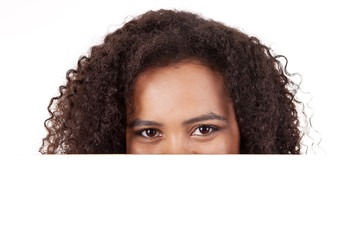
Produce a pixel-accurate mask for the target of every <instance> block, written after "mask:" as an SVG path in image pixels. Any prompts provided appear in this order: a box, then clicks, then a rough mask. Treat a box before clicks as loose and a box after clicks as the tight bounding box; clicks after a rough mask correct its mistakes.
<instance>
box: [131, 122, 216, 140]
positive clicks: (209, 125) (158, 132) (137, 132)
mask: <svg viewBox="0 0 360 240" xmlns="http://www.w3.org/2000/svg"><path fill="white" fill-rule="evenodd" d="M201 127H206V128H210V130H209V132H208V133H206V134H201V133H200V134H196V135H194V136H208V135H210V134H212V133H214V132H216V131H218V130H220V128H219V127H217V126H215V125H212V124H200V125H197V126H195V127H194V128H195V129H194V130H191V131H190V132H191V135H193V134H194V133H195V132H196V131H199V132H200V130H199V129H200V128H201ZM147 130H153V131H156V134H155V136H153V137H150V136H146V135H145V134H146V133H145V131H147ZM135 134H136V135H139V136H141V137H144V138H155V137H161V136H162V135H161V131H160V130H159V129H156V128H144V129H140V130H138V131H136V132H135Z"/></svg>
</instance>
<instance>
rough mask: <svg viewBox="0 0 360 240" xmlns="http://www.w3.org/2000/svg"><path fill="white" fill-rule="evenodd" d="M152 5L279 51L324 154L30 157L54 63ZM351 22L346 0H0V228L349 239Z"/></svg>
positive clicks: (4, 233) (54, 90) (355, 177)
mask: <svg viewBox="0 0 360 240" xmlns="http://www.w3.org/2000/svg"><path fill="white" fill-rule="evenodd" d="M160 8H165V9H179V10H188V11H192V12H195V13H199V14H201V15H202V16H203V17H205V18H212V19H214V20H217V21H220V22H223V23H225V24H226V25H229V26H232V27H236V28H238V29H239V30H242V31H244V32H245V33H248V34H250V35H254V36H257V37H258V38H260V39H261V40H262V42H263V43H265V44H266V45H268V46H270V47H271V48H272V49H273V50H274V51H275V53H277V54H282V55H285V56H286V57H287V58H288V60H289V65H288V70H289V72H291V73H294V72H298V73H300V74H301V75H302V78H303V84H302V89H303V91H304V92H310V93H311V95H312V100H311V102H310V103H309V104H310V107H311V108H312V109H313V110H311V113H312V114H313V116H312V123H313V127H314V129H316V130H317V131H318V132H319V133H320V134H321V137H322V142H321V145H320V146H321V148H322V149H323V150H324V151H320V152H325V155H323V156H322V157H319V156H318V157H316V156H313V157H307V158H305V157H275V156H268V157H265V158H264V157H259V156H258V157H256V156H254V157H249V156H247V157H246V156H242V157H239V156H229V157H227V158H226V159H225V160H224V159H223V158H225V157H212V158H210V159H211V161H207V160H208V159H205V158H204V157H194V156H192V157H187V158H186V159H180V157H177V158H176V159H175V160H170V161H166V160H168V159H167V158H168V157H167V156H157V157H155V158H151V159H149V158H148V157H146V158H143V157H134V156H133V157H131V156H128V157H126V159H124V158H125V157H124V156H107V157H105V156H88V157H86V159H87V160H86V161H84V160H82V159H85V157H84V156H72V157H43V156H39V153H38V152H37V149H38V147H39V146H40V145H41V138H42V137H44V136H45V134H46V132H45V130H44V128H43V121H44V120H45V119H46V118H47V117H48V113H47V110H46V108H47V105H48V102H49V100H50V98H51V97H53V96H55V95H57V94H58V87H59V85H61V84H64V83H65V73H66V71H67V70H68V69H70V68H74V67H75V66H76V62H77V60H78V58H79V56H80V55H86V54H87V51H88V49H89V48H90V47H91V46H93V45H96V44H101V42H102V40H103V37H104V36H105V35H106V34H107V33H109V32H112V31H114V30H115V29H116V28H118V27H121V25H122V24H123V23H124V22H126V21H128V20H129V19H131V18H132V17H135V16H137V15H139V14H141V13H144V12H146V11H148V10H157V9H160ZM358 22H360V17H359V7H358V6H357V4H356V1H350V0H345V1H296V2H295V1H265V0H264V1H225V0H223V1H213V2H210V1H194V0H192V1H189V0H182V1H160V0H152V1H136V0H134V1H129V2H124V1H120V0H118V1H107V0H102V1H70V0H63V1H40V0H33V1H25V0H23V1H16V0H14V1H4V0H1V2H0V81H1V85H0V86H1V93H0V107H1V118H0V119H1V120H0V121H1V124H0V128H1V129H0V134H1V138H0V141H1V142H0V149H1V153H2V157H1V158H2V160H1V161H0V238H1V239H32V238H33V239H89V238H93V239H119V238H123V239H140V238H141V239H144V238H161V239H170V238H176V239H184V238H192V239H195V238H197V239H199V238H202V239H208V238H213V239H224V238H228V239H235V238H236V239H239V238H241V237H244V236H245V239H264V238H266V239H268V238H276V239H359V238H360V233H359V231H360V230H359V226H360V220H359V216H360V209H359V204H358V203H359V202H360V196H359V182H360V177H359V174H358V173H359V170H360V168H359V164H358V162H357V161H356V158H357V157H358V154H357V149H358V146H357V145H358V143H359V140H358V138H359V133H360V131H359V114H358V112H359V110H358V108H359V107H358V103H359V100H358V95H359V93H358V91H359V80H360V79H359V74H358V72H359V63H360V61H359V55H360V50H359V48H360V47H359V42H360V37H359V30H358V29H359V24H358ZM306 96H307V97H308V95H304V96H303V97H304V101H307V100H308V99H307V98H305V97H306ZM119 158H120V159H124V160H122V161H119ZM182 158H183V157H182ZM189 159H190V160H191V161H189ZM148 160H150V162H148ZM205 160H206V161H205ZM236 160H238V161H236ZM259 236H262V237H259Z"/></svg>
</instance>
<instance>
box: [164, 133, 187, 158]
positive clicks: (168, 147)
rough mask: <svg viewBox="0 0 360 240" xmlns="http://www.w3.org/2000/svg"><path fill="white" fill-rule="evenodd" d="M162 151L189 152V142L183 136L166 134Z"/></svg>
mask: <svg viewBox="0 0 360 240" xmlns="http://www.w3.org/2000/svg"><path fill="white" fill-rule="evenodd" d="M163 153H165V154H189V153H191V150H190V146H189V143H188V141H187V139H186V137H185V136H183V135H181V134H172V135H169V136H167V138H166V141H165V147H164V151H163Z"/></svg>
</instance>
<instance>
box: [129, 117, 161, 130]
mask: <svg viewBox="0 0 360 240" xmlns="http://www.w3.org/2000/svg"><path fill="white" fill-rule="evenodd" d="M137 126H156V127H161V126H162V124H161V123H158V122H155V121H149V120H142V119H138V118H137V119H135V120H134V121H132V122H130V124H129V127H130V128H133V127H137Z"/></svg>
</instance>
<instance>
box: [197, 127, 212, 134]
mask: <svg viewBox="0 0 360 240" xmlns="http://www.w3.org/2000/svg"><path fill="white" fill-rule="evenodd" d="M199 130H200V132H201V133H202V134H207V133H209V130H210V128H209V127H206V126H201V127H200V129H199Z"/></svg>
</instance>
